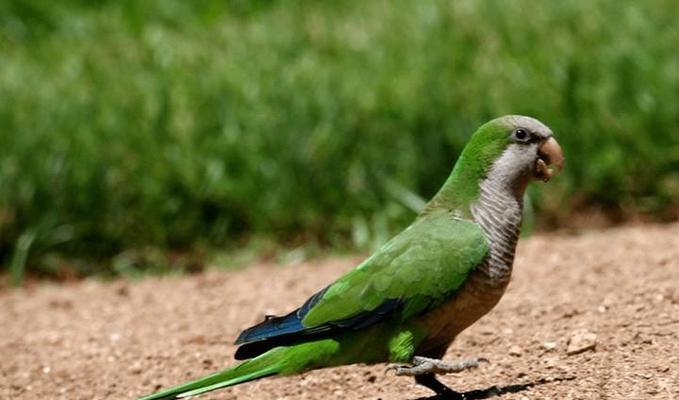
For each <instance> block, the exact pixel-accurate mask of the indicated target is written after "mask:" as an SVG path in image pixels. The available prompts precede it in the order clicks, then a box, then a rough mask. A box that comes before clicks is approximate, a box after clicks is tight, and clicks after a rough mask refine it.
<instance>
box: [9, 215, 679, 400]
mask: <svg viewBox="0 0 679 400" xmlns="http://www.w3.org/2000/svg"><path fill="white" fill-rule="evenodd" d="M358 260H359V258H355V259H342V260H331V261H326V262H314V263H308V264H302V265H295V266H287V267H276V266H272V265H260V266H254V267H252V268H249V269H247V270H240V271H213V272H210V273H207V274H205V275H200V276H193V277H183V278H176V277H174V278H148V279H145V280H143V281H140V282H123V281H118V282H110V283H102V282H96V281H85V282H82V283H78V284H70V285H66V286H58V285H53V284H45V285H41V286H38V287H35V288H33V289H29V290H5V291H3V292H1V293H0V304H1V307H0V327H2V330H1V331H0V332H1V333H0V357H1V358H0V360H1V361H0V398H2V399H88V400H89V399H121V398H123V399H124V398H133V397H135V396H138V395H142V394H147V393H148V392H151V391H154V390H156V389H158V388H160V387H165V386H168V385H171V384H176V383H180V382H183V381H185V380H187V379H192V378H196V377H198V376H200V375H204V374H207V373H209V372H212V371H215V370H218V369H220V368H223V367H226V366H228V365H230V364H231V363H232V362H233V361H232V359H231V356H232V354H233V352H234V347H233V346H232V345H231V342H232V341H233V339H234V338H235V337H236V336H237V334H238V332H239V331H240V330H242V329H243V328H246V327H248V326H249V325H251V324H252V323H255V322H258V321H259V320H260V319H261V318H262V317H263V315H264V314H275V313H283V312H286V311H288V310H290V309H291V308H292V307H294V306H296V305H298V304H299V303H300V302H301V301H303V300H304V299H305V298H306V297H307V296H308V295H309V294H311V293H312V292H313V291H314V290H316V289H318V288H320V287H321V286H323V285H324V284H326V283H327V282H329V281H330V280H332V279H333V278H335V277H337V276H339V275H340V274H342V272H344V271H346V270H348V269H349V268H351V267H352V266H353V265H354V264H355V263H356V262H357V261H358ZM583 330H585V331H586V332H584V331H583ZM592 334H593V335H596V342H595V344H594V346H595V347H594V348H591V345H592V343H584V344H583V343H581V347H584V348H585V349H582V348H581V349H577V348H576V347H577V345H578V343H577V342H578V341H579V340H581V339H582V340H584V341H585V342H586V341H587V339H591V338H592ZM569 347H570V350H572V351H571V353H572V352H576V353H577V354H569ZM587 347H590V348H587ZM578 350H579V352H578ZM472 356H483V357H486V358H488V359H490V360H491V364H490V365H484V366H482V367H481V368H479V369H477V370H474V371H467V372H464V373H461V374H458V375H450V376H446V377H444V378H443V380H444V381H445V382H446V383H447V384H449V385H450V386H452V387H454V388H456V389H457V390H461V391H477V392H475V393H477V394H479V393H480V392H479V391H483V390H486V389H489V388H493V387H494V386H497V388H496V390H495V391H496V392H497V391H500V393H505V394H502V395H501V397H502V398H503V399H679V224H674V225H665V226H640V227H628V228H620V229H615V230H605V231H597V232H589V233H583V234H580V235H566V234H555V235H546V236H536V237H533V238H531V239H528V240H524V241H523V242H522V243H521V244H520V247H519V250H518V256H517V260H516V265H515V274H514V277H513V280H512V283H511V284H510V287H509V290H508V292H507V293H506V295H505V297H504V298H503V299H502V301H501V302H500V304H499V305H498V306H497V307H496V309H495V310H493V311H492V312H491V313H490V314H489V315H487V316H486V317H485V318H483V319H482V320H481V321H479V322H478V323H477V324H476V325H474V326H473V327H471V328H470V329H468V330H467V331H466V332H464V333H463V334H462V335H461V336H460V337H459V338H458V340H457V341H456V342H455V343H454V344H453V346H452V347H451V348H450V349H449V351H448V354H447V355H446V357H447V358H450V359H457V358H466V357H472ZM491 392H492V390H490V391H486V392H485V394H487V395H489V396H490V395H492V393H491ZM427 396H431V393H430V392H428V391H427V390H426V389H422V388H420V387H417V386H416V385H415V384H414V383H413V382H412V380H411V379H409V378H401V377H395V376H393V375H391V374H386V375H385V373H384V366H382V365H378V366H373V367H366V366H348V367H343V368H336V369H327V370H322V371H314V372H310V373H307V374H304V375H302V376H297V377H288V378H269V379H264V380H261V381H259V382H254V383H249V384H245V385H241V386H239V387H236V388H232V389H227V390H223V391H220V392H214V393H213V394H210V395H207V396H205V397H203V398H205V399H223V400H227V399H236V398H238V399H253V400H254V399H257V400H266V399H326V398H332V399H373V400H376V399H384V400H386V399H403V400H412V399H417V398H427Z"/></svg>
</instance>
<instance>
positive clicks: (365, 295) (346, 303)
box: [302, 211, 488, 328]
mask: <svg viewBox="0 0 679 400" xmlns="http://www.w3.org/2000/svg"><path fill="white" fill-rule="evenodd" d="M487 254H488V245H487V243H486V239H485V236H484V234H483V231H482V229H481V227H480V226H479V225H478V224H476V223H474V222H472V221H468V220H463V219H458V218H455V217H453V216H452V215H451V214H450V213H448V212H446V211H436V212H433V213H431V214H428V215H425V216H422V217H420V218H419V219H418V220H416V221H415V222H414V223H413V224H412V225H411V226H410V227H409V228H408V229H406V230H404V231H403V232H401V233H400V234H399V235H397V236H396V237H394V238H393V239H392V240H390V241H389V242H388V243H386V244H385V245H384V246H383V247H382V248H381V249H380V250H379V251H377V252H376V253H375V254H374V255H373V256H371V257H370V258H368V259H366V260H365V261H364V262H363V263H361V264H360V265H359V266H358V267H356V269H354V270H353V271H351V272H349V273H348V274H346V275H344V276H343V277H341V278H340V279H338V280H337V281H336V282H335V283H333V284H332V285H331V286H330V287H328V289H327V291H326V292H325V293H324V295H323V296H322V297H321V298H320V299H319V300H318V302H317V303H316V304H315V305H314V306H313V307H312V308H311V309H310V310H309V312H308V313H307V314H306V315H305V317H304V319H303V320H302V324H303V325H304V326H305V327H308V328H313V327H316V326H320V325H324V324H327V323H332V322H333V321H341V320H345V319H347V318H350V317H352V316H355V315H358V314H360V313H365V312H370V311H373V310H375V309H376V308H377V307H379V306H380V305H381V304H383V303H384V302H386V301H388V300H399V302H400V304H401V305H402V307H403V308H402V312H401V318H403V319H404V320H405V319H408V318H410V317H412V316H414V315H417V314H420V313H422V312H424V311H426V310H428V309H431V308H432V307H435V306H436V305H438V304H441V303H443V302H444V301H445V300H447V299H448V298H450V296H452V295H453V294H454V293H455V291H456V290H457V289H458V288H459V287H460V286H461V285H462V284H463V283H464V282H465V280H466V279H467V276H468V275H469V272H470V271H472V270H473V269H474V268H475V267H477V266H478V265H480V264H481V263H482V262H483V260H484V259H485V257H486V256H487Z"/></svg>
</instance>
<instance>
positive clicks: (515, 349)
mask: <svg viewBox="0 0 679 400" xmlns="http://www.w3.org/2000/svg"><path fill="white" fill-rule="evenodd" d="M522 354H523V350H522V349H521V347H519V346H512V347H510V348H509V355H510V356H514V357H521V355H522Z"/></svg>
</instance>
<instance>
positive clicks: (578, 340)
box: [566, 329, 596, 356]
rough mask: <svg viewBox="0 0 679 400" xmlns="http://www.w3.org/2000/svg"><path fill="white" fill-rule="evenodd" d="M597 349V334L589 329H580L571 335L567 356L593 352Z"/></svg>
mask: <svg viewBox="0 0 679 400" xmlns="http://www.w3.org/2000/svg"><path fill="white" fill-rule="evenodd" d="M595 347H596V334H594V333H592V332H590V331H588V330H587V329H578V330H577V331H574V332H573V333H572V334H571V337H570V338H569V339H568V348H567V349H566V354H568V355H569V356H572V355H574V354H580V353H582V352H585V351H587V350H593V349H594V348H595Z"/></svg>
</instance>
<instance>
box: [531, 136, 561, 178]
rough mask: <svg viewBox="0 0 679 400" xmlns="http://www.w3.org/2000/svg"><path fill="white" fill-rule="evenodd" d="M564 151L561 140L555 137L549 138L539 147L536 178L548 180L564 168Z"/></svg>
mask: <svg viewBox="0 0 679 400" xmlns="http://www.w3.org/2000/svg"><path fill="white" fill-rule="evenodd" d="M563 163H564V158H563V151H562V150H561V146H559V142H557V141H556V139H554V138H553V137H551V136H550V137H549V138H547V140H545V141H544V142H542V144H541V145H540V147H538V159H537V160H536V161H535V178H536V179H541V180H543V181H545V182H547V181H548V180H549V179H550V178H551V177H553V176H554V175H556V174H558V173H559V172H561V170H562V169H563Z"/></svg>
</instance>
